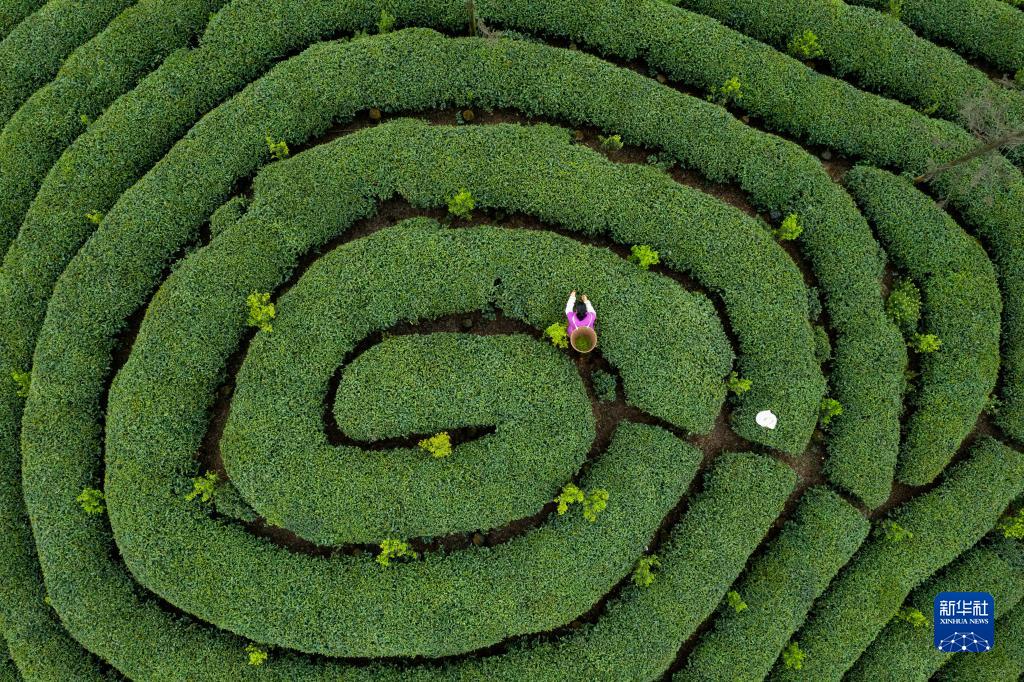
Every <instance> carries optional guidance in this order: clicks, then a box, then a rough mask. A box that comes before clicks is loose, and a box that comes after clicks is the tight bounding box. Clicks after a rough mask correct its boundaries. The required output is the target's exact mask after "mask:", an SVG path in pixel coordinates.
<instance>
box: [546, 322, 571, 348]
mask: <svg viewBox="0 0 1024 682" xmlns="http://www.w3.org/2000/svg"><path fill="white" fill-rule="evenodd" d="M544 335H545V336H547V337H548V339H549V340H550V341H551V344H552V345H553V346H554V347H555V348H561V349H563V350H564V349H566V348H568V347H569V334H568V327H567V326H566V323H565V322H555V323H554V324H550V325H548V326H547V328H546V329H545V330H544Z"/></svg>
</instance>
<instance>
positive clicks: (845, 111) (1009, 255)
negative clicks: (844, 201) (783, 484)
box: [484, 0, 1024, 485]
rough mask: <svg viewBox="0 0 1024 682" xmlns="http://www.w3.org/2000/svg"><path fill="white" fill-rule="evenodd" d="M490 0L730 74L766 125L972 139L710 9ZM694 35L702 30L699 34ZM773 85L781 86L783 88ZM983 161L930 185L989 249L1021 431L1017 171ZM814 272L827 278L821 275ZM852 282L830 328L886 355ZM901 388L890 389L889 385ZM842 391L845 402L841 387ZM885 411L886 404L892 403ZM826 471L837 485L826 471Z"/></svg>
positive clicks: (853, 140) (929, 150)
mask: <svg viewBox="0 0 1024 682" xmlns="http://www.w3.org/2000/svg"><path fill="white" fill-rule="evenodd" d="M495 5H496V6H492V5H491V4H490V2H489V1H487V2H485V3H484V7H485V12H484V13H485V15H486V16H487V17H490V18H494V19H495V20H497V21H499V22H501V23H503V24H508V25H510V26H513V27H515V28H519V29H523V30H537V31H541V32H545V33H552V34H557V35H563V36H567V37H569V38H572V39H574V40H576V41H579V42H582V43H586V44H590V45H595V46H597V47H600V48H601V49H602V50H604V51H606V52H610V53H612V54H616V55H619V56H622V57H626V58H643V59H645V60H646V61H647V62H648V63H649V64H650V65H652V66H654V67H656V68H659V69H662V70H664V71H665V73H666V74H667V75H668V76H669V77H670V78H673V79H676V80H679V81H682V82H684V83H687V84H689V85H692V86H695V87H699V88H701V89H705V90H708V91H717V90H718V89H719V88H720V87H721V85H722V83H724V82H725V81H727V80H728V79H730V78H733V77H735V78H738V80H739V82H740V83H741V95H742V96H741V98H740V99H739V100H738V101H737V102H736V103H735V104H736V106H737V107H738V108H740V109H741V110H744V111H747V112H749V113H751V114H755V115H758V116H760V117H762V118H763V119H764V123H765V125H767V126H768V127H770V128H771V129H774V130H780V131H783V132H786V133H788V134H791V135H794V136H797V137H799V138H800V139H801V140H804V141H806V142H808V143H810V144H820V145H824V146H826V147H829V148H831V149H836V150H839V151H841V152H843V153H845V154H847V155H848V156H851V157H854V158H858V159H864V160H866V161H869V162H870V163H872V164H874V165H876V166H879V167H882V168H890V167H894V168H898V169H901V170H903V171H909V172H911V173H915V174H916V173H920V172H923V171H924V170H925V169H926V168H927V167H928V166H929V164H930V163H931V162H932V161H938V162H941V161H946V160H950V159H953V158H957V157H959V156H960V155H962V154H964V153H966V152H967V151H968V150H970V149H972V148H973V147H974V146H975V144H976V140H975V138H973V137H972V136H971V135H969V134H968V133H967V132H965V131H963V130H961V129H960V128H958V127H957V126H955V125H953V124H951V123H948V122H946V121H940V120H935V119H929V118H928V117H926V116H924V115H922V114H920V113H918V112H916V111H914V110H913V109H911V108H910V107H908V106H906V105H904V104H900V103H898V102H893V101H890V100H886V99H883V98H881V97H879V96H877V95H872V94H870V93H866V92H862V91H860V90H857V89H856V88H854V87H853V86H850V85H848V84H846V83H844V82H842V81H839V80H836V79H834V78H828V77H826V76H822V75H820V74H818V73H816V72H814V71H812V70H811V69H809V68H807V67H806V66H804V65H803V64H801V63H800V62H798V61H796V60H795V59H793V58H792V57H789V56H786V55H783V54H780V53H778V52H775V51H774V50H772V49H771V48H769V47H768V46H766V45H763V44H761V43H757V42H755V41H753V40H751V39H750V38H747V37H745V36H743V35H741V34H738V33H736V32H735V31H732V30H731V29H726V28H724V27H723V26H721V25H720V24H718V23H717V22H715V21H714V20H712V19H710V18H708V17H703V16H699V15H694V14H692V13H689V12H686V11H683V10H680V9H679V8H676V7H673V6H670V5H665V4H663V3H661V2H660V0H639V1H638V2H629V3H627V2H626V0H607V1H606V0H582V1H581V2H575V3H573V4H572V7H571V8H567V7H563V6H562V5H560V4H559V3H557V2H549V3H543V4H540V5H537V4H535V3H528V1H527V0H508V1H502V2H500V3H498V2H495ZM523 5H529V7H524V6H523ZM624 5H628V8H627V7H625V6H624ZM692 36H700V40H695V39H692V38H691V37H692ZM780 92H781V93H785V97H779V93H780ZM979 163H980V162H979V161H975V162H973V163H970V164H964V165H962V166H959V167H957V168H956V169H953V170H950V171H948V172H946V173H944V174H942V175H941V176H940V177H939V178H937V179H936V180H935V181H934V185H935V187H936V188H937V189H938V190H940V191H941V192H942V194H943V195H945V196H947V197H949V204H950V206H951V207H952V208H953V209H955V210H956V211H957V213H959V215H960V216H961V218H962V219H963V220H964V222H965V223H966V224H967V225H969V226H970V227H972V228H973V229H974V230H975V231H976V232H977V233H978V235H979V236H981V237H983V238H984V239H985V240H986V242H987V244H988V246H989V247H990V249H991V254H992V259H993V262H994V263H995V265H996V270H997V273H998V275H999V278H1000V285H1001V290H1002V293H1003V307H1004V316H1003V368H1004V373H1003V382H1002V383H1003V387H1002V391H1003V393H1002V400H1003V406H1002V411H1001V414H1000V417H999V422H1000V426H1002V428H1003V429H1004V430H1006V431H1007V432H1008V433H1009V434H1010V435H1011V436H1012V437H1013V438H1015V439H1016V440H1022V441H1024V232H1022V231H1021V230H1020V229H1019V227H1018V226H1019V225H1021V224H1024V178H1022V176H1021V174H1020V172H1019V171H1017V169H1016V168H1014V167H1013V166H1012V165H1011V164H1010V163H1009V162H1008V161H1005V160H1002V165H1001V166H1000V167H999V170H1000V171H1001V174H1000V177H999V178H997V179H994V180H993V181H992V183H980V184H979V183H976V182H974V180H973V173H974V172H975V171H976V170H977V166H978V164H979ZM866 246H867V244H866V243H865V247H866ZM812 262H814V261H813V260H812ZM837 272H843V269H842V268H838V267H837V268H836V270H835V271H833V272H832V274H833V275H834V274H835V273H837ZM815 274H816V275H817V276H818V279H819V281H823V279H824V276H823V274H820V273H818V271H816V273H815ZM825 274H828V273H825ZM859 281H860V282H861V284H863V285H864V288H863V289H862V288H860V287H859V286H853V284H852V282H849V283H847V290H846V291H841V292H838V293H837V291H836V290H835V289H833V288H832V287H828V294H827V297H826V304H829V298H832V297H836V296H842V298H843V301H844V302H845V304H846V305H849V306H851V308H853V310H846V309H844V308H843V304H842V303H841V302H840V301H839V300H834V301H832V303H831V307H829V314H830V318H831V321H832V323H833V327H834V328H837V329H838V328H840V325H843V324H845V322H844V320H846V319H848V317H847V316H848V315H851V314H853V312H856V313H857V315H858V317H857V318H856V322H857V324H855V325H852V327H853V328H855V329H856V328H859V329H861V330H862V331H861V334H864V333H865V332H863V330H865V329H868V330H872V333H871V338H872V340H873V342H874V343H873V345H870V346H869V345H867V344H865V345H864V346H862V347H859V348H857V351H858V352H860V353H862V354H863V357H865V358H872V359H877V358H878V356H879V355H880V354H881V353H885V354H886V357H890V358H891V357H892V356H891V355H890V353H892V351H891V350H890V349H889V345H888V344H889V343H891V341H890V340H889V339H890V337H889V336H888V331H882V330H888V329H889V328H890V327H891V325H889V323H888V320H887V319H878V316H881V317H882V318H884V314H883V313H882V312H881V310H880V309H876V307H875V305H874V296H873V293H872V292H869V291H868V290H867V289H868V287H869V285H870V286H873V280H871V279H868V278H865V279H863V280H859ZM823 288H825V287H824V286H823ZM837 288H838V287H837ZM847 297H848V298H847ZM837 308H838V311H837ZM879 308H880V306H879ZM883 339H884V343H883ZM836 350H837V355H838V357H837V360H836V365H835V366H834V371H833V375H832V376H833V379H835V377H836V374H837V373H839V370H840V369H841V368H842V360H843V357H842V353H841V348H839V347H837V349H836ZM896 364H897V363H896V362H895V361H894V360H892V359H890V360H889V361H888V362H886V363H884V365H883V366H884V367H888V368H891V367H893V366H894V365H896ZM861 371H863V372H868V371H870V370H867V369H862V370H861ZM841 376H842V375H841ZM864 376H870V377H871V379H872V381H866V380H864V379H863V378H862V382H863V383H868V384H870V383H874V380H875V379H876V378H877V377H876V376H875V375H873V374H868V375H864V374H862V375H861V377H864ZM888 376H889V375H888V374H887V375H886V377H887V378H888ZM886 385H888V384H886ZM834 388H838V387H834ZM874 390H877V385H876V386H874V387H868V388H867V389H866V390H865V391H863V392H862V393H861V394H862V395H872V394H873V391H874ZM897 394H898V390H897V391H893V392H892V393H890V394H888V395H889V396H896V395H897ZM837 397H838V396H837ZM839 400H840V402H841V403H843V404H844V406H845V405H846V401H845V400H844V399H843V398H842V397H840V398H839ZM883 414H886V415H888V414H889V412H888V410H886V411H884V412H883ZM858 418H859V417H858ZM844 421H846V422H848V423H850V424H851V425H852V424H853V423H857V422H854V415H851V414H850V413H849V411H848V410H845V409H844V412H843V414H842V415H840V417H839V419H838V420H837V422H836V427H835V429H834V433H833V435H832V445H835V439H836V438H837V437H838V436H839V433H837V432H838V431H839V430H840V429H841V427H842V424H843V422H844ZM857 428H858V429H863V428H864V424H863V423H857ZM852 437H853V436H852V435H851V438H852ZM883 452H884V450H883ZM857 461H859V462H868V461H872V460H871V459H870V455H869V454H868V453H862V457H860V458H858V460H857ZM832 465H833V462H830V466H832ZM844 473H847V475H848V476H852V475H853V474H852V473H848V472H844ZM830 477H831V478H832V480H833V481H835V482H837V484H840V485H843V484H842V483H841V482H840V481H838V480H837V478H836V477H835V476H834V474H833V473H830Z"/></svg>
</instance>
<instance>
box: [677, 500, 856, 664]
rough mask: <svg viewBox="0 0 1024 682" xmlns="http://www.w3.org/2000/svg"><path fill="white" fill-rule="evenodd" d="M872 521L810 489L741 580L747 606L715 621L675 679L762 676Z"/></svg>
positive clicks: (738, 589) (737, 589) (740, 589)
mask: <svg viewBox="0 0 1024 682" xmlns="http://www.w3.org/2000/svg"><path fill="white" fill-rule="evenodd" d="M867 533H868V521H867V520H866V519H865V518H864V517H862V516H861V515H860V512H858V511H857V509H856V508H854V507H853V506H852V505H850V504H849V503H848V502H845V501H844V500H843V499H842V498H840V497H839V496H838V495H836V494H835V493H834V492H832V491H830V490H827V489H826V488H824V487H814V488H810V489H809V490H808V491H807V492H806V493H804V495H803V496H802V497H801V498H800V502H799V504H798V505H797V507H796V510H795V512H794V514H793V517H792V518H791V519H790V520H789V521H788V522H787V523H786V524H785V525H784V526H783V527H782V531H781V532H780V533H779V535H778V537H777V538H776V539H775V540H774V541H773V542H772V543H771V544H770V545H769V546H768V547H767V549H766V550H765V552H764V553H763V554H761V555H760V556H758V557H757V558H755V559H754V560H753V563H752V564H751V566H750V567H749V569H748V570H747V571H746V573H745V574H744V575H743V576H742V577H741V578H740V580H739V581H738V582H737V583H736V586H735V592H736V593H737V594H738V595H742V601H743V602H744V603H746V604H747V608H745V609H735V608H733V609H726V610H724V611H722V612H720V614H719V615H718V616H717V617H716V618H715V619H714V620H713V621H712V627H711V629H710V630H709V631H708V632H707V633H706V634H705V635H703V636H702V637H701V639H700V640H699V642H698V643H697V646H696V647H695V648H694V650H693V652H692V653H691V654H690V656H689V657H688V659H687V661H686V664H685V666H684V667H683V669H682V670H681V671H680V672H679V673H677V674H676V676H675V678H674V679H676V680H687V681H688V680H708V679H720V680H735V679H762V678H764V677H765V676H767V674H768V672H769V671H770V670H771V667H772V664H773V663H774V662H775V659H776V658H778V656H779V654H780V652H781V651H782V650H783V648H784V647H785V646H786V643H787V642H788V641H789V639H790V637H792V635H793V634H794V633H795V632H796V631H797V629H798V628H799V627H800V625H801V624H802V623H803V621H804V617H805V616H806V615H807V612H808V611H809V610H810V609H811V605H812V604H813V602H814V600H815V599H816V598H818V596H820V595H821V593H822V592H824V591H825V588H826V587H827V586H828V584H829V582H830V581H831V580H832V579H833V578H834V577H835V575H836V574H837V573H838V572H839V570H840V569H841V568H842V566H843V565H844V564H845V563H846V562H847V561H849V560H850V557H852V556H853V554H854V552H855V551H856V550H857V547H858V546H859V545H860V543H861V542H862V541H863V540H864V538H865V537H867Z"/></svg>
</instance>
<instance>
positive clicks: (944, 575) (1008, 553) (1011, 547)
mask: <svg viewBox="0 0 1024 682" xmlns="http://www.w3.org/2000/svg"><path fill="white" fill-rule="evenodd" d="M966 585H970V589H971V590H974V591H979V592H989V593H991V594H992V597H993V599H994V600H995V603H996V604H997V606H996V609H997V611H996V613H997V614H1000V613H1005V612H1006V611H1008V610H1010V609H1013V608H1014V607H1015V606H1017V604H1019V603H1020V602H1021V599H1024V547H1022V545H1021V543H1019V542H1016V541H1013V540H1006V539H1003V540H1000V541H997V542H994V543H992V544H990V545H981V546H978V547H975V548H974V549H972V550H971V551H969V552H967V553H965V554H964V555H963V556H961V557H960V558H959V559H957V560H956V561H955V562H954V563H952V564H951V565H949V566H948V567H946V568H945V569H943V571H942V572H941V573H939V574H938V575H936V576H935V577H933V578H932V579H931V580H929V581H928V582H927V583H925V584H924V585H922V586H921V587H919V588H917V589H916V590H914V592H913V593H911V595H910V597H908V598H907V601H906V602H905V607H906V608H914V609H917V610H918V611H920V612H921V613H922V614H924V615H925V617H926V618H928V624H927V625H925V626H922V627H914V626H913V625H911V624H910V623H908V622H907V621H905V620H901V619H899V618H893V619H892V620H891V621H889V624H888V625H887V626H886V627H885V629H884V630H883V631H882V632H881V634H879V635H878V637H877V638H876V639H875V641H874V642H872V643H871V646H869V647H868V648H867V651H865V652H864V655H863V656H861V657H860V658H859V659H857V663H856V664H855V665H854V666H853V669H852V670H850V672H849V673H848V674H847V675H846V677H845V678H844V679H848V680H849V681H850V682H872V681H873V680H880V679H886V678H892V679H898V680H907V681H908V682H910V681H911V680H920V681H921V682H925V681H926V680H928V679H930V678H931V677H932V675H934V674H935V671H937V670H938V669H939V668H940V667H941V666H943V665H944V664H946V663H947V662H949V660H950V659H952V658H955V656H954V655H953V654H947V653H943V652H941V651H939V650H938V649H936V648H935V645H934V644H933V641H932V640H933V629H932V627H931V625H932V614H933V613H934V611H933V603H934V600H935V597H936V595H938V593H939V592H958V591H961V590H963V589H964V586H966ZM996 627H997V630H996V641H997V643H998V646H997V647H996V650H997V651H998V650H999V649H1001V648H1002V644H1003V643H1004V642H1006V640H1005V636H1006V635H1005V633H1004V631H1003V630H1002V628H1001V626H1000V624H999V622H998V621H997V622H996ZM993 653H995V652H993ZM975 665H976V663H975ZM988 679H991V680H997V679H1009V678H1006V677H999V676H991V677H989V678H988Z"/></svg>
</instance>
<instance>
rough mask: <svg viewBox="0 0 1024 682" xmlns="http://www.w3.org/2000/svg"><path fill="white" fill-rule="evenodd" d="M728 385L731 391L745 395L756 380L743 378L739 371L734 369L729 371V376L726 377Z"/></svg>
mask: <svg viewBox="0 0 1024 682" xmlns="http://www.w3.org/2000/svg"><path fill="white" fill-rule="evenodd" d="M726 385H727V386H728V387H729V392H730V393H733V394H735V395H743V394H744V393H746V392H747V391H749V390H750V389H751V387H752V386H753V385H754V382H752V381H751V380H750V379H744V378H741V377H740V375H739V373H738V372H736V371H733V372H730V373H729V377H728V378H727V379H726Z"/></svg>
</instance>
